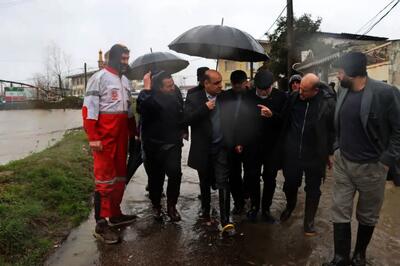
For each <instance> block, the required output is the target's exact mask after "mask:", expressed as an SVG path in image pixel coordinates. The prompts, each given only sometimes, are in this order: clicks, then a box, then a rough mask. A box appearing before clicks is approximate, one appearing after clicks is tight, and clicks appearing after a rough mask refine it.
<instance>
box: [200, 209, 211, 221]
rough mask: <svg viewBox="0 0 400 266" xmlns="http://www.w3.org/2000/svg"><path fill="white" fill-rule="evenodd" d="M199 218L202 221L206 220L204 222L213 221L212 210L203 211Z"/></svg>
mask: <svg viewBox="0 0 400 266" xmlns="http://www.w3.org/2000/svg"><path fill="white" fill-rule="evenodd" d="M199 218H200V219H204V220H211V216H210V210H207V209H201V211H200V214H199Z"/></svg>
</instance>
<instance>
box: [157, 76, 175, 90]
mask: <svg viewBox="0 0 400 266" xmlns="http://www.w3.org/2000/svg"><path fill="white" fill-rule="evenodd" d="M160 91H161V92H163V93H172V92H174V91H175V83H174V80H173V79H172V78H167V79H164V80H163V81H162V87H161V89H160Z"/></svg>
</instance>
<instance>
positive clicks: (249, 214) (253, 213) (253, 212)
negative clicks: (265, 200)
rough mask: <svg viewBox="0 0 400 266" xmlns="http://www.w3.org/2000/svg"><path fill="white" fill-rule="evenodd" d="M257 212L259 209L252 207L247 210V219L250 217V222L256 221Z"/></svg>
mask: <svg viewBox="0 0 400 266" xmlns="http://www.w3.org/2000/svg"><path fill="white" fill-rule="evenodd" d="M257 214H258V211H257V210H254V209H251V210H250V211H248V212H247V219H249V221H250V222H252V223H255V222H257Z"/></svg>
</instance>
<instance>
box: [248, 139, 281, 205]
mask: <svg viewBox="0 0 400 266" xmlns="http://www.w3.org/2000/svg"><path fill="white" fill-rule="evenodd" d="M267 147H268V148H269V147H271V145H268V146H267V145H266V144H261V143H260V144H259V145H258V146H254V147H253V148H252V149H250V148H249V149H248V150H247V153H246V154H244V155H245V156H244V163H243V168H244V172H245V173H244V176H245V180H246V181H247V183H248V188H249V194H250V201H251V208H252V209H253V210H256V211H258V210H259V209H260V201H261V192H260V190H261V186H260V176H262V178H263V181H264V188H263V196H262V211H263V212H266V211H269V208H270V207H271V204H272V199H273V197H274V193H275V187H276V175H277V172H278V169H277V167H276V166H275V164H274V162H273V159H274V158H272V157H270V156H268V155H269V154H266V152H267Z"/></svg>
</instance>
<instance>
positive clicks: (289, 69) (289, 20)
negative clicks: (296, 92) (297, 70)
mask: <svg viewBox="0 0 400 266" xmlns="http://www.w3.org/2000/svg"><path fill="white" fill-rule="evenodd" d="M286 10H287V16H286V28H287V36H286V45H287V51H288V55H287V59H288V61H287V75H288V77H287V79H289V78H290V75H291V73H292V65H293V56H294V51H293V39H294V37H293V0H287V8H286Z"/></svg>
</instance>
